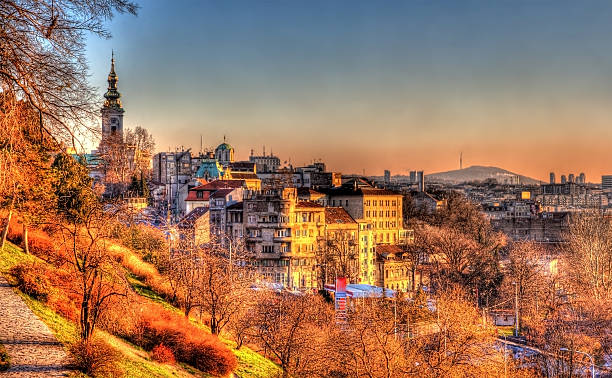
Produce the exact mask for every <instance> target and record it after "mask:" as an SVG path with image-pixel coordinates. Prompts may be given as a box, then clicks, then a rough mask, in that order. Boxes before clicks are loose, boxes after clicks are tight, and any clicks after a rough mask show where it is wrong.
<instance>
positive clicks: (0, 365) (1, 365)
mask: <svg viewBox="0 0 612 378" xmlns="http://www.w3.org/2000/svg"><path fill="white" fill-rule="evenodd" d="M10 367H11V359H10V358H9V355H8V353H7V352H6V349H5V348H4V345H2V344H0V372H2V371H6V370H8V369H9V368H10Z"/></svg>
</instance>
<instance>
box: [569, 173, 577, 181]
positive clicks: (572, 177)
mask: <svg viewBox="0 0 612 378" xmlns="http://www.w3.org/2000/svg"><path fill="white" fill-rule="evenodd" d="M567 181H569V182H571V183H574V182H575V181H576V180H575V177H574V174H573V173H570V174H569V177H568V178H567Z"/></svg>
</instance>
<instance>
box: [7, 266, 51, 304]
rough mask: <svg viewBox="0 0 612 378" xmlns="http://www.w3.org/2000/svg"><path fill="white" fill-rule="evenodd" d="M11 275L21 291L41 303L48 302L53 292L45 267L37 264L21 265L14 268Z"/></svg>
mask: <svg viewBox="0 0 612 378" xmlns="http://www.w3.org/2000/svg"><path fill="white" fill-rule="evenodd" d="M9 273H10V275H11V276H13V277H14V278H15V280H16V281H17V287H18V288H19V290H21V291H22V292H24V293H26V294H27V295H29V296H31V297H34V298H36V299H39V300H41V301H45V302H46V301H47V298H48V297H49V293H50V292H51V284H50V283H49V280H48V278H47V276H46V274H45V273H46V269H45V267H44V266H42V265H41V264H36V263H32V264H27V263H21V264H18V265H15V266H13V267H12V268H11V270H10V272H9Z"/></svg>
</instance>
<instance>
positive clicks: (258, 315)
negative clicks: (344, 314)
mask: <svg viewBox="0 0 612 378" xmlns="http://www.w3.org/2000/svg"><path fill="white" fill-rule="evenodd" d="M331 319H332V317H331V313H330V311H329V306H328V305H326V304H325V303H324V302H323V300H322V299H321V298H320V297H318V296H313V295H300V296H293V295H286V294H279V295H271V296H268V297H267V298H265V299H264V300H262V301H261V302H259V304H258V306H257V309H256V312H255V321H256V324H257V326H256V334H255V341H256V342H257V343H258V344H259V346H260V347H262V348H263V349H264V352H266V353H267V354H268V355H271V356H273V357H274V358H275V359H277V360H278V362H279V364H280V366H281V368H282V369H283V375H284V376H290V375H298V376H300V375H309V374H315V373H316V372H318V371H319V369H320V367H321V359H322V358H324V356H325V352H324V349H323V348H322V346H323V345H324V338H325V332H324V331H323V330H324V329H325V326H326V325H328V324H330V322H331V321H332V320H331Z"/></svg>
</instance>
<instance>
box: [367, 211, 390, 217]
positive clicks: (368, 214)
mask: <svg viewBox="0 0 612 378" xmlns="http://www.w3.org/2000/svg"><path fill="white" fill-rule="evenodd" d="M365 213H366V218H369V217H370V216H372V217H375V216H376V214H378V216H379V217H385V216H386V217H387V218H388V217H389V216H392V217H395V216H397V212H396V211H395V210H391V211H389V210H387V211H383V210H379V211H378V213H377V212H376V211H370V210H366V212H365Z"/></svg>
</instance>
